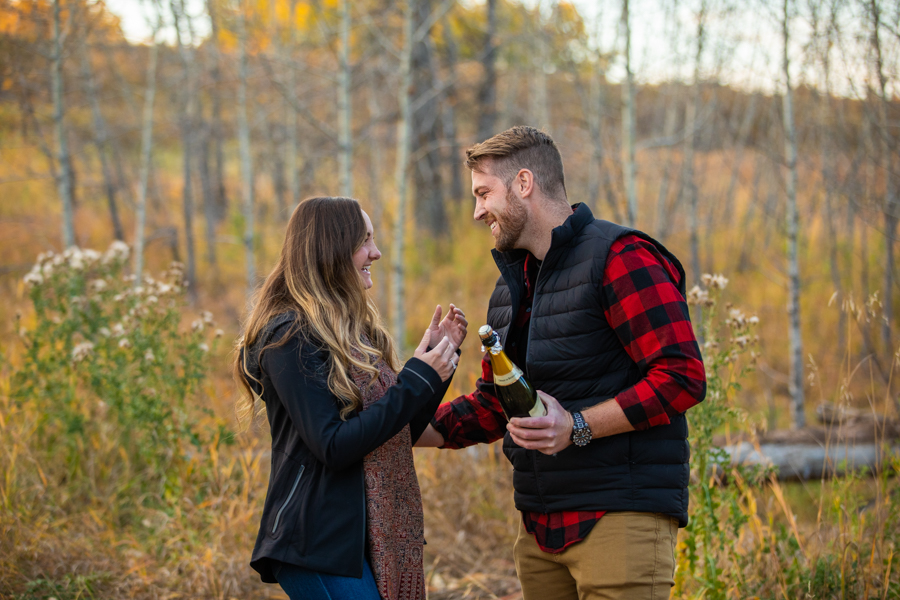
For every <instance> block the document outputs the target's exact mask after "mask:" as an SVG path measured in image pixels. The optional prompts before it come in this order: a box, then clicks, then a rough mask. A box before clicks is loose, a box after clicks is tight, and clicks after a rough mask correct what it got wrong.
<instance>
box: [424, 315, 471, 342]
mask: <svg viewBox="0 0 900 600" xmlns="http://www.w3.org/2000/svg"><path fill="white" fill-rule="evenodd" d="M442 311H443V309H442V308H441V305H440V304H438V305H437V307H436V308H435V309H434V316H433V317H432V318H431V325H430V326H429V327H428V333H429V334H430V336H429V341H428V346H429V347H430V348H434V347H436V346H437V345H438V343H440V341H441V340H442V339H443V338H449V339H450V341H451V342H452V343H453V344H454V345H455V346H456V348H459V347H460V346H462V343H463V340H464V339H466V333H468V330H467V328H468V326H469V322H468V321H466V316H465V315H464V314H463V311H461V310H459V309H458V308H457V307H456V306H454V305H453V304H451V305H450V311H449V312H448V313H447V316H446V317H444V320H443V321H442V320H441V312H442Z"/></svg>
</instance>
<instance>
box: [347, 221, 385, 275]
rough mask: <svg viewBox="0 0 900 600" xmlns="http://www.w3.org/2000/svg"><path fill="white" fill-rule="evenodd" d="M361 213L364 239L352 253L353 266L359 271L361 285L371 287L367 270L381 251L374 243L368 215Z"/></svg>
mask: <svg viewBox="0 0 900 600" xmlns="http://www.w3.org/2000/svg"><path fill="white" fill-rule="evenodd" d="M362 215H363V220H364V221H365V222H366V241H365V242H363V245H362V246H360V248H359V250H357V251H356V252H354V253H353V267H354V268H355V269H356V270H357V271H358V272H359V276H360V277H361V278H362V283H363V287H364V288H365V289H369V288H370V287H372V274H371V273H370V272H369V267H371V266H372V263H373V262H375V261H376V260H378V259H379V258H381V252H380V251H379V250H378V247H377V246H376V245H375V232H374V231H373V230H372V221H371V219H369V215H367V214H366V211H362Z"/></svg>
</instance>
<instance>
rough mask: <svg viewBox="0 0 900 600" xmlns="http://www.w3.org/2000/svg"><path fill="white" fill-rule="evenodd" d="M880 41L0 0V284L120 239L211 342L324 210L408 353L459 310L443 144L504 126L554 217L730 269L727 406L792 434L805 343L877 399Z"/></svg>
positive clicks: (821, 22) (736, 8)
mask: <svg viewBox="0 0 900 600" xmlns="http://www.w3.org/2000/svg"><path fill="white" fill-rule="evenodd" d="M898 50H900V5H897V4H896V3H888V2H885V1H884V0H779V1H778V2H775V1H774V0H772V1H768V0H756V1H754V2H751V3H739V2H734V1H732V0H610V1H606V2H598V3H595V2H579V1H571V2H559V1H550V0H485V1H484V2H455V1H453V0H409V2H385V1H382V0H366V1H364V2H349V1H348V0H329V1H325V2H323V1H312V2H305V1H301V0H204V1H201V0H129V1H128V2H115V3H109V2H103V1H101V0H29V1H23V0H8V1H7V2H5V3H4V4H2V5H0V198H2V204H0V248H2V256H3V258H2V261H0V263H2V264H0V294H4V295H5V296H6V297H9V298H15V297H17V294H18V295H19V297H21V290H19V291H17V287H18V286H19V285H20V284H19V283H18V282H19V281H20V280H21V277H22V274H23V273H24V272H25V271H26V270H27V269H28V268H29V267H30V261H31V258H32V257H33V256H34V255H36V254H37V253H38V252H40V251H44V250H51V249H53V250H57V251H60V250H62V249H64V248H65V247H68V246H73V245H76V246H82V247H90V246H96V247H101V246H105V245H107V244H108V243H109V242H110V241H111V240H113V239H121V240H125V241H126V242H128V243H129V244H132V245H133V246H134V250H135V251H134V257H133V259H132V260H133V261H134V262H133V265H132V267H131V268H132V272H135V273H138V274H140V273H141V272H142V270H143V269H145V265H149V266H152V267H153V268H159V267H160V266H163V265H165V264H167V263H168V261H170V260H172V259H175V260H179V261H182V262H184V263H185V275H186V279H187V281H188V286H189V287H188V297H189V299H190V300H191V302H193V303H197V302H198V301H199V302H213V303H215V304H217V305H221V309H222V311H224V313H225V314H226V315H228V316H229V318H230V319H231V322H232V323H233V324H234V328H235V329H236V328H237V320H238V317H239V315H240V314H241V311H242V310H243V309H244V306H245V303H246V298H247V296H248V295H249V294H251V293H252V291H253V290H254V289H255V287H256V285H258V283H259V281H260V280H261V278H262V277H263V276H264V274H265V272H266V270H267V269H268V268H269V267H270V265H271V263H272V261H273V259H274V253H275V252H276V251H277V248H278V246H279V244H280V241H281V238H280V231H281V228H282V227H283V224H284V222H285V219H286V217H287V215H288V214H289V213H290V211H291V210H292V208H293V206H294V205H296V203H297V202H298V201H299V200H300V199H302V198H304V197H308V196H311V195H323V194H325V195H337V194H345V195H354V196H356V197H358V198H360V199H361V200H362V203H363V206H364V207H365V208H366V209H367V210H368V211H369V213H370V215H371V216H372V218H373V221H374V223H375V226H376V229H377V232H376V233H377V235H378V236H379V238H380V240H381V243H382V245H383V246H384V249H385V250H386V251H387V252H386V253H385V256H386V259H385V260H384V261H382V262H383V263H385V264H383V265H381V266H380V269H381V271H380V273H383V274H384V275H381V276H378V277H377V280H378V290H377V291H376V292H375V293H376V295H377V298H378V299H379V302H380V303H381V305H382V309H383V312H384V314H385V315H386V316H388V315H389V316H390V318H389V320H390V325H391V327H392V328H393V330H394V331H395V333H396V334H397V335H398V336H399V337H400V339H401V340H402V341H403V342H406V343H409V341H410V340H409V339H408V337H410V338H413V337H415V335H414V334H413V333H410V334H409V336H407V334H406V324H407V322H410V323H411V322H412V321H411V319H415V318H416V317H417V316H418V312H420V311H419V310H418V305H419V304H421V303H422V301H423V300H424V299H425V298H427V299H428V301H429V302H431V300H432V298H431V293H430V292H427V290H435V289H445V288H444V287H442V286H443V284H441V285H439V286H438V287H437V288H435V280H436V278H441V277H444V278H449V279H450V281H451V283H450V284H448V285H447V287H446V289H447V290H448V292H455V291H458V290H460V289H461V290H463V291H462V292H461V293H462V297H461V298H459V300H460V302H461V303H462V302H465V301H468V302H469V304H470V305H471V306H469V307H468V310H469V314H474V315H478V314H480V312H481V311H482V309H483V305H484V302H485V300H486V297H487V293H489V288H490V281H491V278H492V275H493V273H492V271H491V267H490V264H489V263H488V262H486V257H485V253H486V251H487V249H488V247H489V240H488V239H487V236H486V235H480V236H479V235H478V232H479V230H478V228H477V227H474V226H470V225H466V224H465V223H466V220H467V218H468V215H469V214H470V213H471V202H470V198H469V192H468V175H467V173H466V171H465V169H464V167H463V165H462V159H463V156H462V150H463V149H464V148H465V147H467V146H468V145H470V144H472V143H474V142H476V141H480V140H482V139H484V138H486V137H488V136H489V135H491V134H493V133H496V132H498V131H500V130H502V129H504V128H507V127H509V126H512V125H515V124H521V123H525V124H532V125H535V126H538V127H542V128H544V129H546V130H547V131H549V132H550V133H551V134H552V135H553V136H554V138H555V139H556V140H557V141H558V143H559V145H560V147H561V150H562V153H563V156H564V159H565V162H566V167H567V179H568V182H567V186H568V192H569V198H570V200H571V201H572V202H573V203H574V202H586V203H588V204H589V205H590V206H591V208H592V209H593V210H594V212H595V214H597V215H598V216H600V217H603V218H608V219H611V220H616V221H620V222H623V223H628V224H632V223H633V224H634V225H635V226H636V227H638V228H640V229H643V230H645V231H648V232H650V233H652V234H654V235H656V236H658V237H659V238H660V239H661V240H663V241H664V242H665V243H667V244H668V245H670V246H671V248H672V249H673V250H674V251H675V252H676V253H677V254H678V255H679V256H681V257H682V259H683V261H684V263H685V265H686V266H687V267H688V276H689V280H690V282H691V284H694V283H697V282H699V280H700V275H701V274H702V273H703V272H716V271H723V272H729V273H732V274H733V277H732V280H733V284H732V285H736V286H739V287H740V289H741V290H742V293H744V294H745V296H746V303H745V304H746V305H747V306H749V307H750V308H752V309H754V310H756V311H757V312H759V313H761V316H762V315H763V314H765V315H766V316H767V317H768V318H766V319H764V323H767V325H766V326H765V327H763V328H762V329H761V332H760V335H761V338H762V347H763V348H764V349H765V350H767V351H766V352H765V354H766V357H767V360H766V361H764V363H763V364H762V368H761V370H760V375H759V376H758V381H756V382H755V383H754V386H755V387H754V389H755V392H757V394H756V397H757V398H768V399H770V400H766V402H768V403H769V408H772V407H773V406H775V405H776V404H778V403H780V402H785V404H784V407H785V408H787V407H788V406H792V407H793V410H792V416H791V417H790V418H789V419H788V418H787V417H782V418H783V420H784V419H787V421H789V422H790V423H794V424H797V425H802V424H803V423H804V411H805V410H807V409H808V406H807V405H808V402H805V401H804V394H805V393H806V394H807V395H808V393H809V391H810V385H811V384H814V383H815V382H812V381H811V380H810V379H809V377H807V376H806V375H804V367H805V365H806V363H807V362H808V360H809V354H810V353H813V352H814V353H815V354H816V356H819V355H820V354H821V355H824V356H825V357H826V358H822V359H820V360H825V361H826V363H828V364H829V365H832V366H834V367H835V372H837V371H839V369H840V366H841V365H844V362H843V361H844V359H845V357H846V356H847V351H848V349H849V352H850V355H851V356H853V357H854V358H855V359H863V358H865V359H866V360H867V361H869V363H868V364H869V366H870V367H871V369H872V373H873V377H875V378H876V379H877V380H879V381H880V385H881V386H882V387H883V388H884V389H885V390H886V389H887V386H888V379H889V372H890V366H891V363H892V361H893V360H894V347H893V343H894V339H895V337H896V336H893V335H892V328H893V320H894V312H895V310H896V307H895V306H894V304H895V299H896V298H897V296H898V295H897V294H895V293H894V292H895V290H894V287H895V286H897V285H898V284H897V277H895V273H894V271H895V269H896V260H895V250H896V249H895V246H896V238H897V219H898V211H900V208H898V202H900V201H898V198H897V196H898V185H897V181H896V177H897V174H896V172H895V170H896V165H897V164H898V161H897V160H896V158H897V157H896V154H897V152H898V144H897V140H898V137H897V123H898V121H897V119H898V103H897V101H896V97H895V92H896V85H897V84H896V82H897V71H898V67H900V54H898ZM470 230H471V231H470ZM387 257H390V258H387ZM388 263H389V266H390V277H388V276H387V274H388V269H387V268H386V267H387V266H388ZM451 264H452V265H454V267H453V268H455V269H456V271H454V270H453V268H449V270H448V265H451ZM239 273H240V276H239ZM465 278H468V280H469V282H468V283H466V284H464V285H463V286H462V287H460V285H459V281H461V280H463V279H465ZM139 279H140V278H139V277H138V280H139ZM454 282H455V283H454ZM449 299H450V298H446V299H441V301H443V302H446V301H447V300H449ZM830 301H831V303H832V304H833V305H835V307H832V308H831V309H830V310H829V309H828V306H827V305H828V304H829V302H830ZM782 307H787V308H788V310H787V311H785V310H784V309H783V308H782ZM840 307H843V310H841V309H839V308H840ZM699 316H700V315H699V313H698V315H697V317H698V318H699ZM475 318H476V322H477V318H478V317H475ZM822 322H829V323H831V322H834V323H835V325H836V326H835V327H834V329H835V330H837V331H838V332H839V333H838V334H837V335H825V334H824V333H822V331H823V330H822V328H821V327H819V324H820V323H822ZM786 341H789V343H784V342H786ZM811 348H812V349H814V350H811ZM829 361H830V362H829ZM844 366H846V365H844ZM789 399H790V400H791V401H792V402H790V403H789V402H788V400H789ZM773 403H774V404H773ZM777 412H778V414H779V415H780V414H787V413H788V411H787V410H785V411H777ZM782 424H785V423H782Z"/></svg>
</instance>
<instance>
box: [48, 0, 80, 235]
mask: <svg viewBox="0 0 900 600" xmlns="http://www.w3.org/2000/svg"><path fill="white" fill-rule="evenodd" d="M60 12H61V7H60V0H53V67H52V70H51V73H50V78H51V88H52V94H53V124H54V128H55V130H56V162H57V164H58V165H59V169H58V171H57V172H58V177H57V181H56V186H57V190H58V192H59V199H60V201H61V202H62V234H63V235H62V239H63V246H65V247H66V248H68V247H69V246H74V245H75V197H74V196H75V192H74V189H73V188H74V186H73V182H72V179H73V176H72V157H71V156H70V155H69V143H68V141H67V139H66V123H65V117H66V108H65V103H64V102H65V100H64V91H63V73H62V63H63V37H64V34H63V32H62V24H61V22H60V18H61V17H60Z"/></svg>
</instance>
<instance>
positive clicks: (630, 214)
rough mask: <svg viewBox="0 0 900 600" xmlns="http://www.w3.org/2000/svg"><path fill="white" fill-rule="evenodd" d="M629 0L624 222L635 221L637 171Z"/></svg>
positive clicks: (624, 93) (626, 10) (631, 224)
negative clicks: (625, 205) (626, 204)
mask: <svg viewBox="0 0 900 600" xmlns="http://www.w3.org/2000/svg"><path fill="white" fill-rule="evenodd" d="M628 3H629V0H622V23H621V25H622V34H623V36H624V38H625V50H624V58H625V81H624V82H623V83H622V172H623V174H624V177H625V194H626V197H627V201H628V206H627V211H626V218H625V224H626V225H628V226H629V227H634V226H635V224H636V223H637V173H636V166H635V163H634V144H635V136H636V132H635V106H634V73H633V72H632V70H631V20H630V15H629V6H628Z"/></svg>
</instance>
